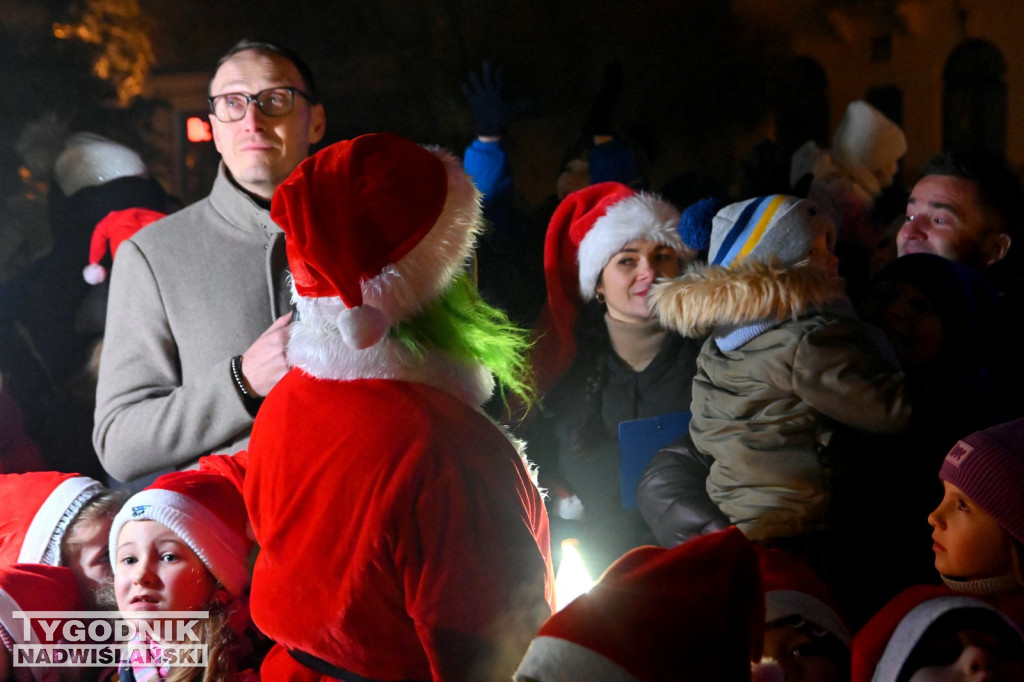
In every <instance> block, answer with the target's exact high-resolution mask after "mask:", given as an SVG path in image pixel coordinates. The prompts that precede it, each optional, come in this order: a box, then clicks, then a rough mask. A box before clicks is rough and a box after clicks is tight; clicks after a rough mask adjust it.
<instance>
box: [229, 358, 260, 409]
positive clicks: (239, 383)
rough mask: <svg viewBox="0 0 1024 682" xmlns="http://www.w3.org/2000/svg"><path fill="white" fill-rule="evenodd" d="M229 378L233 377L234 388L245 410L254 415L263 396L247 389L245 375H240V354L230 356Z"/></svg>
mask: <svg viewBox="0 0 1024 682" xmlns="http://www.w3.org/2000/svg"><path fill="white" fill-rule="evenodd" d="M231 378H232V379H234V381H235V388H237V389H238V393H239V395H241V396H242V404H243V405H245V411H246V412H248V413H249V414H250V415H251V416H253V417H255V416H256V413H257V412H259V409H260V405H262V404H263V398H262V397H261V396H258V395H253V394H252V393H251V392H250V391H249V389H248V388H246V386H245V377H244V376H243V375H242V356H241V355H236V356H235V357H233V358H231Z"/></svg>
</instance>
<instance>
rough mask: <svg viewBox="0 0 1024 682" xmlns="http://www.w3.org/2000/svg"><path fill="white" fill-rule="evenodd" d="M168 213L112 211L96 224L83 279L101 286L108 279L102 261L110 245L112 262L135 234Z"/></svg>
mask: <svg viewBox="0 0 1024 682" xmlns="http://www.w3.org/2000/svg"><path fill="white" fill-rule="evenodd" d="M165 215H167V214H166V213H161V212H160V211H154V210H152V209H149V208H126V209H122V210H120V211H111V212H110V213H108V214H107V215H106V216H105V217H104V218H103V220H101V221H99V222H98V223H96V227H94V228H93V230H92V241H90V242H89V264H88V265H86V266H85V269H84V270H82V277H83V278H84V279H85V281H86V282H88V283H89V284H99V283H100V282H102V281H104V280H105V279H106V278H107V270H106V268H104V267H103V266H102V265H100V261H101V260H103V256H105V255H106V253H107V245H108V244H109V245H110V260H114V256H116V255H117V247H119V246H121V242H123V241H124V240H125V239H128V238H129V237H131V236H132V235H133V234H135V233H136V232H138V231H139V230H141V229H142V228H144V227H145V226H146V225H149V224H150V223H152V222H155V221H157V220H160V219H161V218H163V217H164V216H165Z"/></svg>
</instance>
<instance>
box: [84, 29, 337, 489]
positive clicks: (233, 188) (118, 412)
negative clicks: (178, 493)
mask: <svg viewBox="0 0 1024 682" xmlns="http://www.w3.org/2000/svg"><path fill="white" fill-rule="evenodd" d="M210 95H211V96H210V98H209V100H210V111H211V113H210V125H211V127H212V132H213V137H214V141H215V143H216V145H217V149H218V151H219V152H220V153H221V160H222V163H221V166H220V170H219V173H218V176H217V179H216V181H215V182H214V186H213V189H212V191H211V193H210V195H209V196H208V197H207V198H206V199H203V200H202V201H199V202H197V203H195V204H193V205H191V206H189V207H187V208H186V209H183V210H181V211H179V212H177V213H175V214H173V215H171V216H169V217H168V218H166V219H163V220H158V221H156V222H155V223H152V224H151V225H147V226H146V228H144V229H142V230H141V231H140V232H138V233H136V234H135V235H133V236H132V237H131V238H130V239H126V240H125V241H123V242H122V243H121V244H120V246H119V248H118V256H117V261H116V265H115V267H114V268H113V269H112V271H111V275H110V300H109V304H108V310H109V314H108V318H107V334H106V340H105V343H104V346H103V353H102V356H101V360H100V372H99V380H98V385H97V390H96V412H95V427H94V430H93V445H94V446H95V448H96V452H97V453H98V455H99V457H100V461H101V462H102V464H103V466H104V468H105V469H106V471H107V472H108V473H109V474H110V475H111V476H113V477H114V478H116V479H119V480H122V481H131V480H133V479H138V478H140V477H143V476H147V475H151V474H154V473H157V472H159V471H164V470H167V469H169V468H181V467H185V466H188V465H189V464H191V463H193V462H194V461H195V460H196V458H198V457H199V456H201V455H204V454H207V453H210V452H226V453H232V452H235V451H237V450H240V449H243V448H244V447H245V444H246V443H247V440H248V437H249V432H250V430H251V428H252V421H253V417H254V415H255V414H256V412H257V410H258V409H259V405H260V401H261V399H262V397H263V396H265V395H266V394H267V393H268V392H269V391H270V389H271V388H272V387H273V386H274V385H275V384H276V383H277V381H278V380H279V379H280V378H281V377H282V376H284V374H285V372H286V371H287V368H288V365H287V360H286V358H285V343H286V341H287V323H288V321H289V319H290V314H291V313H290V312H289V309H288V306H289V303H288V293H287V287H286V285H285V277H286V259H285V253H284V235H283V233H282V231H281V229H280V228H279V227H278V226H277V225H276V224H275V223H274V221H273V220H272V219H271V217H270V213H269V202H270V198H271V195H272V194H273V191H274V188H275V187H276V186H277V184H278V183H280V182H281V181H283V180H284V179H285V178H286V177H287V176H288V174H289V173H290V172H291V171H292V169H294V168H295V166H297V165H298V164H299V162H300V161H302V160H303V159H304V158H305V157H306V156H307V155H308V153H309V148H310V146H311V145H313V144H316V143H317V142H319V141H320V139H321V138H322V137H323V134H324V128H325V117H324V108H323V105H322V104H320V103H319V97H318V95H317V90H316V85H315V83H314V81H313V77H312V73H311V72H310V70H309V68H308V67H307V66H306V65H305V64H304V62H303V61H302V60H301V59H300V58H299V57H298V56H297V55H296V54H295V53H294V52H292V51H291V50H288V49H286V48H283V47H281V46H279V45H275V44H272V43H265V42H253V41H241V42H240V43H238V44H236V45H235V46H234V47H233V48H232V49H231V50H230V51H229V52H228V54H227V55H226V56H225V57H224V58H223V59H222V60H221V62H220V64H219V65H218V68H217V71H216V73H215V74H214V76H213V80H212V81H211V83H210ZM143 483H144V481H143ZM132 487H133V488H135V487H138V485H134V486H132Z"/></svg>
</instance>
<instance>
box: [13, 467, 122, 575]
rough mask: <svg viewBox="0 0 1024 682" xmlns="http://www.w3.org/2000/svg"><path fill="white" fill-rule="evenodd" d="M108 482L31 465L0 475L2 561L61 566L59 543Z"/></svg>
mask: <svg viewBox="0 0 1024 682" xmlns="http://www.w3.org/2000/svg"><path fill="white" fill-rule="evenodd" d="M105 490H106V488H105V487H104V486H103V484H101V483H100V482H99V481H95V480H93V479H91V478H89V477H87V476H80V475H78V474H69V473H61V472H57V471H32V472H28V473H24V474H4V475H0V500H7V504H6V508H5V510H4V513H3V514H2V515H0V565H10V564H14V563H23V564H47V565H50V566H59V565H60V562H61V556H60V543H61V540H62V539H63V537H64V534H65V533H66V532H67V530H68V527H69V526H70V525H71V522H72V521H74V519H75V517H76V516H77V515H78V513H79V512H80V511H82V508H83V507H84V506H85V505H86V504H88V503H89V501H90V500H92V499H93V498H94V497H96V496H97V495H100V494H101V493H103V492H104V491H105Z"/></svg>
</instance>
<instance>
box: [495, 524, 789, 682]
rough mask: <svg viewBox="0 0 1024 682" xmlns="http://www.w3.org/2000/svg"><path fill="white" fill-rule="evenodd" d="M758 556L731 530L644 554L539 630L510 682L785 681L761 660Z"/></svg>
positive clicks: (629, 557) (613, 569) (627, 560)
mask: <svg viewBox="0 0 1024 682" xmlns="http://www.w3.org/2000/svg"><path fill="white" fill-rule="evenodd" d="M763 628H764V600H763V598H762V594H761V580H760V574H759V569H758V558H757V555H756V554H755V553H754V549H753V546H752V544H751V543H750V541H749V540H747V538H746V537H745V536H744V535H743V533H742V532H740V531H739V530H738V529H736V528H735V527H732V528H728V529H726V530H723V531H718V532H716V533H709V534H707V535H703V536H700V537H697V538H694V539H693V540H690V541H689V542H686V543H683V544H682V545H679V546H677V547H674V548H672V549H664V548H661V547H640V548H638V549H634V550H632V551H630V552H628V553H627V554H625V555H623V556H622V557H621V558H620V559H618V560H617V561H616V562H615V563H614V564H612V565H611V566H610V567H609V568H608V570H607V571H605V573H604V575H603V576H602V577H601V579H600V580H599V581H598V582H597V583H596V584H595V585H594V587H592V588H591V589H590V591H589V592H588V593H586V594H584V595H582V596H580V597H577V598H576V599H575V600H573V601H572V602H570V603H569V605H568V606H566V607H565V608H564V609H562V610H561V611H559V612H557V613H555V614H554V615H552V616H551V617H550V618H548V620H547V621H545V623H544V625H542V626H541V628H540V630H539V631H538V633H537V636H536V638H535V639H534V640H533V642H532V643H531V644H530V648H529V649H528V650H527V652H526V655H525V657H524V658H523V660H522V662H521V663H520V664H519V668H518V670H516V673H515V679H516V680H520V681H523V680H527V679H532V680H543V681H544V682H574V681H575V680H608V681H609V682H639V681H641V680H644V681H646V680H722V681H723V682H726V681H729V682H733V681H738V680H743V681H747V680H751V679H758V680H766V679H781V678H780V677H778V675H777V673H778V668H777V666H775V665H774V664H770V665H765V666H764V667H763V668H759V667H757V666H753V665H752V662H755V661H758V660H759V659H760V657H761V645H762V634H763Z"/></svg>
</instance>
